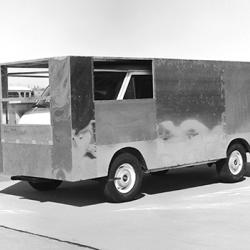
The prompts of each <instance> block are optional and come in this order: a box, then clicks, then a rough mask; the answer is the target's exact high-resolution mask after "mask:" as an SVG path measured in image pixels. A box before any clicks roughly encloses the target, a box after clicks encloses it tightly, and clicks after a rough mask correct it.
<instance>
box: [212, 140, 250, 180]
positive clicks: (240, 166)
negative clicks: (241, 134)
mask: <svg viewBox="0 0 250 250" xmlns="http://www.w3.org/2000/svg"><path fill="white" fill-rule="evenodd" d="M246 165H247V159H246V150H245V148H244V147H243V146H242V145H241V144H234V145H232V146H231V147H230V148H229V150H228V152H227V159H225V160H220V161H218V162H217V163H216V169H217V173H218V175H219V178H220V180H221V181H223V182H237V181H240V180H242V179H243V177H244V175H245V174H246Z"/></svg>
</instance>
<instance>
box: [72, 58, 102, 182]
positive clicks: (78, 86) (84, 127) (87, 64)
mask: <svg viewBox="0 0 250 250" xmlns="http://www.w3.org/2000/svg"><path fill="white" fill-rule="evenodd" d="M70 74H71V114H72V116H71V117H72V165H73V168H72V172H71V177H70V178H71V179H73V180H80V179H90V178H95V177H98V174H97V163H96V161H97V160H96V157H97V156H96V140H95V120H94V119H95V118H94V103H93V75H92V74H93V62H92V58H90V57H71V58H70Z"/></svg>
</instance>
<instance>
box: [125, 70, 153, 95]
mask: <svg viewBox="0 0 250 250" xmlns="http://www.w3.org/2000/svg"><path fill="white" fill-rule="evenodd" d="M146 98H153V82H152V75H139V74H136V75H132V76H131V78H130V82H129V85H128V88H127V90H126V92H125V95H124V99H146Z"/></svg>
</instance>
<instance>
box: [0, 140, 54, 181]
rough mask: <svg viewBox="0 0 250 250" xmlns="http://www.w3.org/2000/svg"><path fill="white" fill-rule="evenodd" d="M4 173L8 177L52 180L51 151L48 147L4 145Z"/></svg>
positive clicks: (50, 147)
mask: <svg viewBox="0 0 250 250" xmlns="http://www.w3.org/2000/svg"><path fill="white" fill-rule="evenodd" d="M2 148H3V155H4V158H3V163H4V173H5V174H8V175H25V176H37V177H44V178H53V176H54V175H56V173H53V172H51V165H52V162H51V150H52V146H49V145H33V144H16V143H4V144H2Z"/></svg>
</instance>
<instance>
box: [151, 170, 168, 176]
mask: <svg viewBox="0 0 250 250" xmlns="http://www.w3.org/2000/svg"><path fill="white" fill-rule="evenodd" d="M168 171H169V170H168V169H166V170H163V171H157V172H151V173H150V174H151V175H152V176H164V175H165V174H166V173H168Z"/></svg>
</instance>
